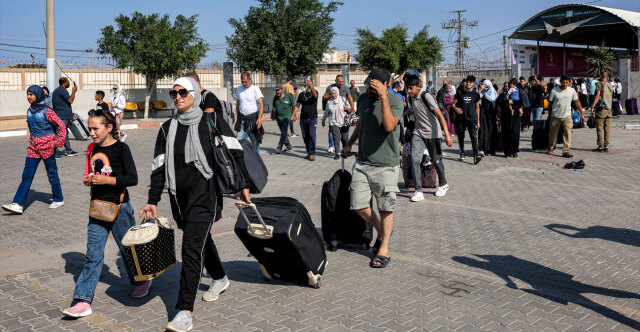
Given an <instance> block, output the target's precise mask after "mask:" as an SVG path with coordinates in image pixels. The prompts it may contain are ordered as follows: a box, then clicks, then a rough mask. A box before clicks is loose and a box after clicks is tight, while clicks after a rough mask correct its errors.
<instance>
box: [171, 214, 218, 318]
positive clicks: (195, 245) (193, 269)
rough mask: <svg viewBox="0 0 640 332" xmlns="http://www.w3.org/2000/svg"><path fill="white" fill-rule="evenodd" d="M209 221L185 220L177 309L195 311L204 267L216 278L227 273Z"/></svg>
mask: <svg viewBox="0 0 640 332" xmlns="http://www.w3.org/2000/svg"><path fill="white" fill-rule="evenodd" d="M211 225H212V223H209V222H205V223H202V222H185V223H184V227H183V228H182V231H183V233H182V271H181V272H180V291H179V292H178V302H177V303H176V309H178V310H189V311H193V303H194V302H195V300H196V293H197V292H198V286H200V276H201V275H202V268H203V267H205V268H206V269H207V272H209V275H211V277H212V278H213V279H215V280H218V279H222V278H224V276H225V275H226V272H225V271H224V267H222V262H220V256H219V255H218V250H217V248H216V245H215V244H214V243H213V239H211V233H210V231H211Z"/></svg>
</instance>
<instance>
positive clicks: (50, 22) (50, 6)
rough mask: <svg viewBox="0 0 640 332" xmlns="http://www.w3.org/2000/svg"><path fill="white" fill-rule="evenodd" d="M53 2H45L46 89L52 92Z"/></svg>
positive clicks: (53, 66) (53, 60)
mask: <svg viewBox="0 0 640 332" xmlns="http://www.w3.org/2000/svg"><path fill="white" fill-rule="evenodd" d="M53 1H54V0H47V87H48V88H49V91H51V92H53V90H55V88H56V82H57V80H56V43H55V17H54V16H55V15H54V7H53Z"/></svg>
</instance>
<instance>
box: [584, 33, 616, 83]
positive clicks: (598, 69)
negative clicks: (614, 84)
mask: <svg viewBox="0 0 640 332" xmlns="http://www.w3.org/2000/svg"><path fill="white" fill-rule="evenodd" d="M613 58H614V57H613V52H611V49H609V48H608V47H606V46H605V44H604V41H603V42H602V44H601V45H600V46H598V47H596V48H594V49H592V50H591V55H590V56H588V57H587V59H586V61H587V63H588V64H589V69H588V70H587V73H588V74H589V76H592V77H599V76H600V75H601V74H602V73H603V72H609V73H611V72H612V71H613V66H611V63H612V62H613Z"/></svg>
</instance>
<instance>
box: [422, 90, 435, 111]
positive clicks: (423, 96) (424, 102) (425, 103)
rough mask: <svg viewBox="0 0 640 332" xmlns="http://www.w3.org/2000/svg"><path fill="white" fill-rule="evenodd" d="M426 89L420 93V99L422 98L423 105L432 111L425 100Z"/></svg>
mask: <svg viewBox="0 0 640 332" xmlns="http://www.w3.org/2000/svg"><path fill="white" fill-rule="evenodd" d="M426 95H427V91H422V92H421V93H420V99H422V103H423V104H424V107H426V108H427V109H428V110H429V111H431V112H433V111H434V110H432V109H431V106H429V103H428V102H427V96H426Z"/></svg>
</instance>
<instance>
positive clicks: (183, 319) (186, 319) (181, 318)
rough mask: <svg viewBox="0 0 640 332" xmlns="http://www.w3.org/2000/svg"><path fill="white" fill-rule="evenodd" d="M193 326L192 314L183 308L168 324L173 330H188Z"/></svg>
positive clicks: (175, 331) (179, 331) (180, 331)
mask: <svg viewBox="0 0 640 332" xmlns="http://www.w3.org/2000/svg"><path fill="white" fill-rule="evenodd" d="M192 328H193V318H192V317H191V314H190V313H188V312H186V311H184V310H182V311H180V312H178V314H177V315H176V316H175V317H173V320H172V321H170V322H169V324H167V330H169V331H172V332H187V331H191V329H192Z"/></svg>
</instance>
